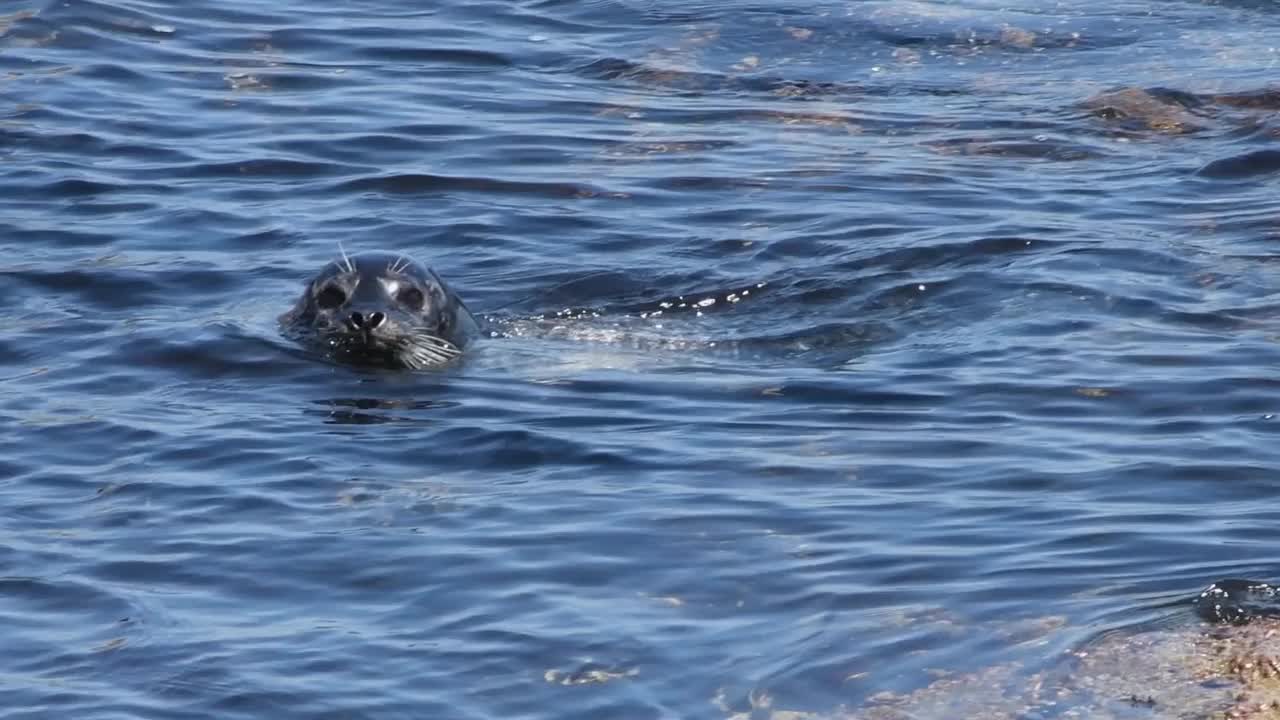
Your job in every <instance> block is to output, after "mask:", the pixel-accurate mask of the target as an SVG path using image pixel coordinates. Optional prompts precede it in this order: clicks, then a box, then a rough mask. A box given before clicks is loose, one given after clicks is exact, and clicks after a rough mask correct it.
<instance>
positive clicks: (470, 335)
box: [280, 252, 480, 370]
mask: <svg viewBox="0 0 1280 720" xmlns="http://www.w3.org/2000/svg"><path fill="white" fill-rule="evenodd" d="M280 327H281V330H282V332H283V333H284V335H285V336H286V337H289V338H290V339H292V340H294V341H296V342H299V343H300V344H303V345H307V346H311V347H314V348H316V349H318V350H320V351H321V352H323V353H325V354H326V355H327V356H329V357H331V358H333V359H334V360H337V361H339V362H344V363H350V364H353V365H364V366H373V367H384V368H401V369H404V368H407V369H415V370H416V369H421V368H428V367H434V366H439V365H443V364H445V363H448V362H449V361H451V360H454V359H455V358H457V357H459V356H460V355H462V351H463V349H464V348H466V347H467V345H469V344H470V343H471V341H472V340H474V339H475V337H476V336H477V335H479V332H480V329H479V325H478V324H477V323H476V319H475V317H474V316H473V315H472V314H471V311H469V310H467V306H466V305H464V304H463V302H462V300H461V299H460V298H459V297H458V295H457V293H455V292H453V290H452V289H451V288H450V287H449V286H448V285H447V284H445V282H444V280H442V279H441V278H440V276H439V275H437V274H436V273H435V271H434V270H432V269H431V268H429V267H427V266H426V265H423V264H421V263H419V262H417V261H415V260H413V259H412V258H409V257H407V256H405V255H401V254H399V253H391V252H367V253H360V254H358V255H354V256H348V255H347V254H346V253H345V252H344V253H343V254H342V257H341V258H339V259H337V260H334V261H333V262H331V263H329V264H328V265H325V266H324V267H323V268H322V269H321V270H320V272H319V273H317V274H316V276H315V277H313V278H312V279H311V280H310V281H309V282H308V283H307V287H306V289H305V290H303V292H302V297H300V298H298V302H297V304H295V305H294V307H293V309H291V310H289V311H288V312H286V313H285V314H283V315H281V316H280Z"/></svg>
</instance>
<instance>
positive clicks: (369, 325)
mask: <svg viewBox="0 0 1280 720" xmlns="http://www.w3.org/2000/svg"><path fill="white" fill-rule="evenodd" d="M386 319H387V316H386V315H383V314H382V313H380V312H371V313H369V314H368V315H365V314H363V313H361V312H360V311H358V310H356V311H353V312H352V313H351V315H349V316H348V317H347V325H349V326H350V327H351V329H352V330H377V329H378V326H379V325H381V324H382V323H383V321H385V320H386Z"/></svg>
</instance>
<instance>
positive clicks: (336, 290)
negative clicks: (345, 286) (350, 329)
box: [316, 285, 347, 310]
mask: <svg viewBox="0 0 1280 720" xmlns="http://www.w3.org/2000/svg"><path fill="white" fill-rule="evenodd" d="M346 301H347V294H346V293H344V292H342V288H340V287H337V286H336V285H329V286H327V287H326V288H325V289H323V290H321V291H320V294H319V295H317V296H316V305H319V306H320V307H321V308H323V309H325V310H332V309H334V308H336V307H342V304H343V303H345V302H346Z"/></svg>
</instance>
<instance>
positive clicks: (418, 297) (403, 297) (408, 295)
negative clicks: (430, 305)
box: [396, 287, 426, 310]
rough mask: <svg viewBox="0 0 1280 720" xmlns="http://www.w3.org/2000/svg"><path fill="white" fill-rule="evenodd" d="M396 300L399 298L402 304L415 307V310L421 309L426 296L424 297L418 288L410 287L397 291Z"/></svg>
mask: <svg viewBox="0 0 1280 720" xmlns="http://www.w3.org/2000/svg"><path fill="white" fill-rule="evenodd" d="M396 300H398V301H399V302H400V304H401V305H404V306H406V307H410V308H413V309H414V310H421V309H422V303H423V302H424V301H425V300H426V298H424V297H422V291H421V290H419V289H418V288H415V287H409V288H405V289H403V290H401V291H400V292H398V293H396Z"/></svg>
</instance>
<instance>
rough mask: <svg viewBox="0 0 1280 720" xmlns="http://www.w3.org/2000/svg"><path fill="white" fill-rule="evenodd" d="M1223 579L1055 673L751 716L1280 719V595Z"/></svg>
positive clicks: (997, 677)
mask: <svg viewBox="0 0 1280 720" xmlns="http://www.w3.org/2000/svg"><path fill="white" fill-rule="evenodd" d="M1277 595H1278V593H1277V591H1276V590H1275V589H1274V588H1273V587H1272V586H1270V585H1268V584H1266V583H1259V582H1253V581H1248V580H1224V581H1221V582H1219V583H1215V584H1214V585H1211V586H1210V587H1209V588H1208V589H1207V590H1205V592H1203V593H1201V595H1200V596H1199V597H1197V598H1196V599H1195V601H1194V602H1193V609H1194V615H1197V616H1199V617H1198V618H1197V617H1194V616H1193V613H1183V614H1182V615H1181V616H1180V617H1173V618H1168V619H1166V620H1165V621H1163V622H1160V623H1157V624H1155V625H1148V626H1144V627H1142V628H1139V629H1136V630H1135V629H1132V628H1129V629H1119V630H1113V631H1109V632H1105V633H1103V634H1101V635H1099V636H1098V637H1096V638H1094V639H1093V640H1091V641H1090V642H1088V643H1085V644H1084V645H1082V646H1080V647H1078V648H1076V649H1074V650H1072V651H1070V652H1069V653H1067V655H1066V657H1065V658H1062V660H1061V661H1059V662H1056V663H1053V664H1052V666H1051V667H1049V668H1047V669H1039V670H1032V669H1029V668H1028V667H1027V666H1026V665H1024V664H1023V663H1006V664H1002V665H996V666H992V667H989V668H986V669H983V670H980V671H978V672H974V673H963V674H954V675H945V676H943V677H941V678H939V679H938V680H935V681H934V682H932V683H930V684H928V685H926V686H924V687H921V688H918V689H916V690H914V691H911V692H907V693H887V692H886V693H880V694H877V695H874V696H872V697H871V699H870V700H869V701H868V702H867V704H866V705H865V706H863V707H861V708H857V709H853V710H841V711H838V712H835V713H827V714H819V713H802V712H796V711H782V710H774V709H773V708H771V707H764V708H756V711H755V712H753V713H752V714H751V720H765V719H766V718H768V719H769V720H784V718H785V719H786V720H792V719H793V718H809V719H813V720H817V719H818V718H828V719H831V720H835V719H840V720H979V719H981V720H1038V719H1040V718H1044V719H1048V718H1054V719H1061V720H1068V719H1079V720H1135V719H1139V718H1140V719H1143V720H1260V719H1262V718H1271V719H1276V720H1280V598H1277Z"/></svg>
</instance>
